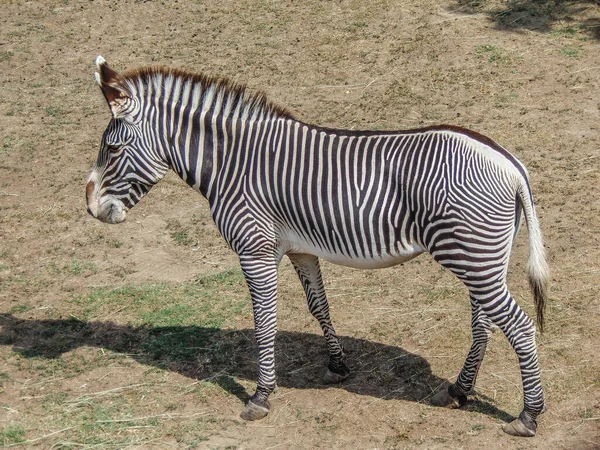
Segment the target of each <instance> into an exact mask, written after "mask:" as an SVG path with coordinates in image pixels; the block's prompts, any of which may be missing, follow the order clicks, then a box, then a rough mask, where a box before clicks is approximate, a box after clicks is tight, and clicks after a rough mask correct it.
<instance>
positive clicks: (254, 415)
mask: <svg viewBox="0 0 600 450" xmlns="http://www.w3.org/2000/svg"><path fill="white" fill-rule="evenodd" d="M270 406H271V405H269V402H268V401H266V402H265V406H261V405H257V404H256V403H254V402H252V400H248V404H247V405H246V408H245V409H244V410H243V411H242V413H241V414H240V417H241V418H242V419H244V420H248V421H252V420H260V419H263V418H265V417H266V416H267V414H269V408H270Z"/></svg>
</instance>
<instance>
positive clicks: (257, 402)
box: [240, 256, 277, 420]
mask: <svg viewBox="0 0 600 450" xmlns="http://www.w3.org/2000/svg"><path fill="white" fill-rule="evenodd" d="M240 264H241V266H242V271H243V272H244V276H245V277H246V283H247V284H248V289H249V291H250V297H251V298H252V309H253V311H254V332H255V337H256V342H257V344H258V384H257V387H256V392H255V393H254V395H253V396H252V397H251V398H250V400H249V401H248V404H247V405H246V408H245V409H244V411H243V412H242V413H241V415H240V416H241V418H242V419H245V420H259V419H262V418H263V417H265V416H266V415H267V414H269V410H270V409H271V405H270V404H269V395H270V394H271V392H273V390H274V389H275V384H276V383H275V335H276V333H277V262H276V261H275V259H273V260H265V259H258V258H253V257H244V256H240Z"/></svg>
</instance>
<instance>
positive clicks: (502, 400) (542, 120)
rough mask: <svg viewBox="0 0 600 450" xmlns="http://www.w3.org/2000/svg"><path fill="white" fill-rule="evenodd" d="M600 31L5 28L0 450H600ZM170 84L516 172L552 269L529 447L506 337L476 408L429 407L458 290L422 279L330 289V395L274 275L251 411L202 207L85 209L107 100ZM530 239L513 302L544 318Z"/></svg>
mask: <svg viewBox="0 0 600 450" xmlns="http://www.w3.org/2000/svg"><path fill="white" fill-rule="evenodd" d="M599 33H600V6H599V5H598V2H597V1H589V0H582V1H579V2H572V1H567V2H559V1H550V0H542V1H536V2H525V1H519V0H505V1H499V0H498V1H496V0H489V1H486V0H482V1H458V2H457V1H451V0H445V1H439V2H434V1H429V0H425V1H416V0H409V1H403V2H391V1H383V0H377V1H370V2H364V1H363V2H361V1H346V0H342V1H291V0H288V1H266V0H262V1H261V0H256V1H250V0H242V1H229V0H224V1H220V2H208V1H195V2H191V1H190V2H187V1H179V2H177V1H164V2H161V1H146V2H139V1H131V0H130V1H122V2H116V1H106V0H95V1H73V0H62V1H58V0H56V1H52V0H51V1H44V2H29V1H18V0H14V1H13V0H11V1H9V2H4V3H3V4H2V7H1V12H0V81H1V83H0V444H1V445H4V446H6V447H11V446H14V447H17V448H53V449H58V448H103V449H106V448H156V449H163V448H248V449H253V448H261V449H266V448H339V449H346V448H399V449H409V448H415V449H417V448H429V449H434V448H436V449H441V448H453V449H456V448H463V449H479V448H503V449H508V448H534V449H548V448H557V449H560V448H564V449H594V448H600V357H598V346H599V345H600V298H599V297H600V284H599V272H600V227H599V225H598V223H599V222H598V220H599V216H600V183H599V182H600V177H599V175H600V173H599V168H600V46H599V44H600V42H599ZM98 54H101V55H103V56H104V57H105V58H106V59H107V60H108V62H109V64H111V65H112V66H113V67H114V68H115V69H117V70H124V69H127V68H131V67H134V66H139V65H147V64H163V65H168V66H175V67H185V68H187V69H190V70H194V71H204V72H206V73H208V74H212V75H220V76H226V77H230V78H232V79H234V80H236V81H238V82H243V83H247V84H248V85H249V86H250V87H251V88H253V89H261V90H263V91H265V92H266V93H267V94H268V96H269V98H270V99H272V100H273V101H274V102H276V103H278V104H280V105H282V106H285V107H288V108H289V109H290V110H292V111H293V113H294V114H295V115H296V116H297V117H298V118H300V119H302V120H304V121H306V122H311V123H316V124H320V125H324V126H331V127H344V128H353V129H378V130H383V129H405V128H414V127H418V126H424V125H432V124H440V123H446V124H453V125H459V126H464V127H468V128H471V129H474V130H475V131H478V132H480V133H483V134H486V135H488V136H489V137H491V138H493V139H495V140H496V141H497V142H499V143H500V144H502V145H503V146H505V147H507V148H508V149H510V150H511V151H512V152H513V154H515V156H517V157H518V158H519V159H520V160H521V161H523V162H524V163H525V165H526V166H527V167H528V169H529V171H530V175H531V184H532V188H533V192H534V197H535V200H536V203H537V208H538V214H539V216H540V220H541V224H542V229H543V231H544V233H545V239H546V246H547V250H548V256H549V262H550V265H551V269H552V281H551V294H550V302H549V305H548V310H547V314H546V318H547V327H546V332H545V333H544V334H543V335H541V336H539V339H538V345H539V355H540V363H541V368H542V381H543V386H544V388H545V392H546V397H547V405H548V411H547V412H546V413H545V414H544V415H543V416H542V417H541V419H540V428H539V432H538V436H536V437H535V438H533V439H527V440H525V439H517V438H511V437H510V436H507V435H505V434H504V433H503V432H502V431H501V426H502V424H504V423H506V421H509V420H510V419H511V416H513V415H516V414H518V413H519V412H520V410H521V406H522V395H521V385H520V384H521V383H520V376H519V372H518V362H517V358H516V356H515V355H514V352H513V351H512V349H511V348H510V346H509V344H508V343H507V341H506V339H505V338H504V337H503V336H501V335H498V334H496V336H495V337H494V340H493V341H492V343H491V345H490V347H489V349H488V352H487V355H486V358H485V360H484V363H483V366H482V369H481V372H480V375H479V378H478V383H477V395H476V396H474V398H473V400H472V401H471V402H470V403H469V404H468V405H467V406H466V407H464V408H462V409H460V410H454V411H450V410H445V409H439V408H435V407H432V406H430V405H429V404H428V398H429V397H430V396H431V395H432V393H433V392H434V391H435V390H436V389H438V388H439V387H440V386H443V385H444V383H447V382H448V381H453V380H454V379H455V377H456V375H457V374H458V371H459V370H460V368H461V366H462V364H463V362H464V358H465V356H466V353H467V350H468V348H469V345H470V308H469V303H468V298H467V294H466V290H465V289H464V288H463V287H462V285H461V284H460V283H459V282H458V281H457V280H456V279H455V278H453V277H452V276H451V275H450V274H449V273H448V272H446V271H444V270H442V269H441V268H440V266H438V265H437V264H435V263H434V262H433V261H432V260H431V258H430V257H428V256H426V255H423V256H421V257H419V258H418V259H416V260H413V261H411V262H410V263H407V264H404V265H403V266H402V267H396V268H392V269H386V270H379V271H357V270H351V269H347V268H343V267H338V266H333V265H330V264H326V263H324V264H323V271H324V277H325V282H326V287H327V292H328V294H329V299H330V303H331V308H332V315H333V320H334V324H335V325H336V328H337V331H338V333H339V334H340V335H341V336H342V341H343V344H344V346H345V348H346V351H347V353H348V364H349V366H350V367H351V369H352V370H353V375H352V377H351V378H350V379H349V380H347V381H346V382H345V383H344V384H341V385H339V386H333V387H328V386H324V385H323V384H322V382H321V376H322V375H323V373H324V371H325V355H326V351H325V344H324V341H323V339H322V336H321V332H320V329H319V327H318V324H317V323H316V321H315V320H314V319H313V318H312V317H311V316H310V314H309V313H308V311H307V308H306V305H305V300H304V297H303V293H302V288H301V286H300V283H299V282H298V280H297V279H296V277H295V274H294V273H293V269H292V268H291V266H290V264H289V262H288V261H287V260H285V261H284V262H283V264H282V266H281V271H280V288H279V330H280V331H279V335H278V340H277V348H276V352H277V353H276V357H277V372H278V380H279V390H278V391H277V393H276V394H275V395H273V396H272V411H271V414H270V415H269V416H268V417H267V418H266V419H264V420H262V421H259V422H255V423H247V422H244V421H242V420H241V419H240V418H239V413H240V412H241V410H242V407H243V404H244V402H245V400H246V399H247V398H248V394H249V393H250V394H251V393H252V392H253V390H254V388H255V386H256V385H255V380H256V368H257V367H256V364H257V363H256V353H257V352H256V349H255V344H254V341H253V335H252V327H253V324H252V313H251V305H250V301H249V296H248V294H247V292H246V288H245V284H244V281H243V277H242V276H241V272H240V270H239V268H238V264H237V260H236V257H235V255H234V254H233V253H232V252H231V251H230V250H229V249H228V248H227V247H226V245H225V243H224V241H223V240H222V239H221V238H220V236H219V235H218V232H217V231H216V230H215V228H214V226H213V224H212V221H211V218H210V213H209V211H208V208H207V204H206V202H205V201H204V200H203V199H202V198H201V197H200V196H199V195H198V194H196V193H194V192H193V191H192V190H191V189H189V188H188V187H187V186H186V185H185V184H184V183H183V182H181V181H180V180H179V179H177V178H176V177H175V176H173V175H169V176H168V177H167V178H166V179H165V180H163V181H162V182H161V183H160V184H159V185H157V186H156V187H155V188H154V189H153V190H152V191H151V192H150V194H149V195H148V196H147V197H146V198H145V199H144V200H142V202H141V203H140V204H139V205H138V206H136V207H135V209H133V210H132V211H131V212H130V214H129V218H128V221H127V222H125V223H124V224H121V225H118V226H109V225H106V224H102V223H100V222H98V221H96V220H94V219H92V218H91V217H90V216H89V215H88V214H87V212H86V208H85V200H84V186H85V181H86V178H87V175H88V172H89V169H90V168H91V166H92V165H93V163H94V161H95V158H96V155H97V150H98V148H97V147H98V143H99V141H100V138H101V135H102V132H103V130H104V128H105V126H106V124H107V123H108V120H109V117H110V115H109V111H108V108H107V106H106V104H105V101H104V99H103V98H102V95H101V93H100V90H99V89H98V87H97V86H95V84H94V82H93V72H94V65H93V62H94V60H95V58H96V56H97V55H98ZM527 257H528V247H527V238H526V230H525V229H524V230H523V231H522V232H521V234H520V236H519V238H518V240H517V242H516V245H515V248H514V252H513V256H512V259H511V267H510V275H509V285H510V287H511V291H512V293H513V295H514V297H515V298H516V299H517V301H518V302H519V303H520V305H521V306H522V307H523V308H524V309H525V310H526V311H527V312H528V313H530V314H531V315H532V316H533V314H534V308H533V304H532V298H531V295H530V292H529V289H528V286H527V282H526V274H525V266H526V261H527Z"/></svg>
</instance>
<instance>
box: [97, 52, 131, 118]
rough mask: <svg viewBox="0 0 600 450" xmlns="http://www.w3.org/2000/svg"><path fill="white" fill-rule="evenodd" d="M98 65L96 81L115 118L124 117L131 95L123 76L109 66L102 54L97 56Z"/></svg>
mask: <svg viewBox="0 0 600 450" xmlns="http://www.w3.org/2000/svg"><path fill="white" fill-rule="evenodd" d="M96 67H97V68H98V72H96V73H95V76H96V83H98V86H100V89H101V90H102V93H103V94H104V98H105V99H106V102H107V103H108V106H109V108H110V110H111V112H112V114H113V117H114V118H115V119H116V118H118V117H122V116H123V109H124V106H125V102H126V100H127V99H128V98H130V97H131V95H130V93H129V91H128V90H127V88H126V87H125V85H124V83H123V77H121V75H119V74H118V73H117V72H115V71H114V70H112V69H111V68H110V67H108V64H107V63H106V60H105V59H104V58H103V57H102V56H98V58H96Z"/></svg>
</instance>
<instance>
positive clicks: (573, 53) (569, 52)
mask: <svg viewBox="0 0 600 450" xmlns="http://www.w3.org/2000/svg"><path fill="white" fill-rule="evenodd" d="M560 52H561V53H562V54H563V55H564V56H567V57H569V58H579V56H580V50H579V48H577V47H575V46H573V45H565V46H563V47H562V48H561V49H560Z"/></svg>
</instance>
